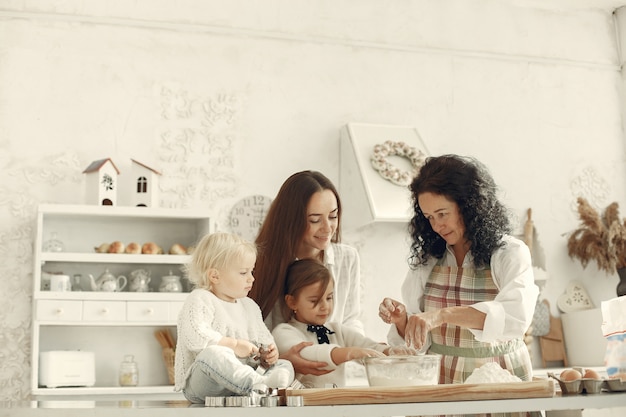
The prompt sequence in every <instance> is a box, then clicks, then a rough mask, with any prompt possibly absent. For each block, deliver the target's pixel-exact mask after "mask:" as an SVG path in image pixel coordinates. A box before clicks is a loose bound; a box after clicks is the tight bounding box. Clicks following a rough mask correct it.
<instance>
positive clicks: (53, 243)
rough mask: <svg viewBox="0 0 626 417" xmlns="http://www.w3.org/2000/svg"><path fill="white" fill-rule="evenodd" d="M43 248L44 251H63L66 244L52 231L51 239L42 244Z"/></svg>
mask: <svg viewBox="0 0 626 417" xmlns="http://www.w3.org/2000/svg"><path fill="white" fill-rule="evenodd" d="M42 246H43V247H42V248H41V249H42V250H43V251H44V252H63V249H64V247H65V245H63V242H62V241H61V240H59V238H58V237H57V233H56V232H52V233H50V239H48V240H46V241H45V242H43V244H42Z"/></svg>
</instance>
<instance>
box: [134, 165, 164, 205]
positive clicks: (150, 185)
mask: <svg viewBox="0 0 626 417" xmlns="http://www.w3.org/2000/svg"><path fill="white" fill-rule="evenodd" d="M131 161H132V172H131V175H132V181H134V184H131V186H132V187H131V195H130V205H131V206H135V207H158V206H159V176H160V175H161V173H160V172H159V171H157V170H156V169H154V168H150V167H149V166H147V165H145V164H142V163H141V162H139V161H136V160H134V159H131Z"/></svg>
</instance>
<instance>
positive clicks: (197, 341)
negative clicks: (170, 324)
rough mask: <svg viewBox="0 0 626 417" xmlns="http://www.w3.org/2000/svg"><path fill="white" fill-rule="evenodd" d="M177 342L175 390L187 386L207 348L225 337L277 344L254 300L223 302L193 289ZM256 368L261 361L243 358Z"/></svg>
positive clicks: (182, 314)
mask: <svg viewBox="0 0 626 417" xmlns="http://www.w3.org/2000/svg"><path fill="white" fill-rule="evenodd" d="M177 330H178V340H177V342H176V363H175V374H176V384H175V386H174V390H175V391H180V390H182V389H183V388H184V387H185V381H186V380H187V377H188V376H189V372H190V369H191V365H192V364H193V362H194V361H195V359H196V356H197V355H198V353H200V352H201V351H202V350H203V349H204V348H206V347H207V346H211V345H216V344H217V343H218V342H219V341H220V339H221V338H222V337H232V338H235V339H244V340H249V341H250V342H252V343H255V344H257V345H258V344H266V345H269V344H273V343H274V338H273V337H272V334H271V333H270V331H269V330H268V329H267V327H266V326H265V323H263V319H262V316H261V309H260V308H259V306H258V305H257V304H256V303H255V302H254V301H253V300H252V299H251V298H248V297H246V298H240V299H238V300H237V301H236V302H234V303H230V302H227V301H224V300H221V299H219V298H217V297H216V296H215V294H213V293H212V292H210V291H208V290H205V289H200V288H198V289H195V290H193V291H192V292H191V293H190V294H189V295H188V296H187V299H186V300H185V303H184V305H183V308H182V309H181V311H180V313H179V315H178V329H177ZM241 362H242V363H244V364H248V365H250V366H252V367H253V368H256V367H257V366H258V362H255V361H253V360H251V359H247V358H242V359H241Z"/></svg>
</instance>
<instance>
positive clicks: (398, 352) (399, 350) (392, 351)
mask: <svg viewBox="0 0 626 417" xmlns="http://www.w3.org/2000/svg"><path fill="white" fill-rule="evenodd" d="M383 353H384V354H385V355H387V356H407V355H417V350H415V349H413V348H412V347H409V346H389V347H388V348H387V349H385V351H384V352H383Z"/></svg>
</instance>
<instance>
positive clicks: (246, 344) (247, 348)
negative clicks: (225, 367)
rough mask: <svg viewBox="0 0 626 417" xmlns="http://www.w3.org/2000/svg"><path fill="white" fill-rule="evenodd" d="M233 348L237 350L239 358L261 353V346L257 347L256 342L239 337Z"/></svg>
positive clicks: (236, 353)
mask: <svg viewBox="0 0 626 417" xmlns="http://www.w3.org/2000/svg"><path fill="white" fill-rule="evenodd" d="M233 350H234V351H235V356H237V357H238V358H247V357H249V356H253V355H255V354H257V353H259V348H258V347H256V346H255V345H254V343H251V342H250V341H248V340H245V339H237V343H236V344H235V347H234V348H233Z"/></svg>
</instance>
